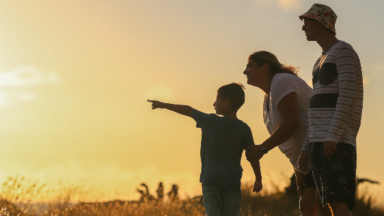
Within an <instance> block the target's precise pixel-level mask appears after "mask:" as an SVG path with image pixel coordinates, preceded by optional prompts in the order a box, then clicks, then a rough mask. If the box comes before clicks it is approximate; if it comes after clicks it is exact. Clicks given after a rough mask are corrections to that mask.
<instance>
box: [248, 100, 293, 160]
mask: <svg viewBox="0 0 384 216" xmlns="http://www.w3.org/2000/svg"><path fill="white" fill-rule="evenodd" d="M277 108H278V110H279V114H280V116H281V118H282V119H283V122H282V123H281V124H280V126H279V127H278V128H277V129H276V130H275V132H274V133H273V134H272V135H271V136H270V137H269V138H268V139H267V140H265V141H264V143H263V146H264V147H265V148H266V149H267V150H268V151H269V150H271V149H273V148H275V147H276V146H278V145H280V144H281V143H283V142H285V141H286V140H287V139H289V138H290V137H291V136H292V135H293V134H294V133H295V131H296V130H297V128H298V127H299V124H300V116H299V102H298V101H297V94H296V93H295V92H292V93H289V94H287V95H286V96H285V97H284V98H283V99H281V101H280V102H279V103H278V104H277ZM246 156H247V160H248V161H255V160H260V158H261V157H263V153H262V151H261V147H260V146H259V145H256V146H254V147H253V148H252V150H251V151H247V153H246Z"/></svg>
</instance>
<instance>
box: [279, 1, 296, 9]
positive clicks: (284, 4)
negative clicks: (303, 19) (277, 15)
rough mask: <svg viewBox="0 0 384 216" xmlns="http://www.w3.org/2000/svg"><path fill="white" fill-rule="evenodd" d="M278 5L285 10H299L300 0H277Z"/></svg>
mask: <svg viewBox="0 0 384 216" xmlns="http://www.w3.org/2000/svg"><path fill="white" fill-rule="evenodd" d="M278 5H279V6H280V7H282V8H283V9H285V10H300V9H301V4H300V0H278Z"/></svg>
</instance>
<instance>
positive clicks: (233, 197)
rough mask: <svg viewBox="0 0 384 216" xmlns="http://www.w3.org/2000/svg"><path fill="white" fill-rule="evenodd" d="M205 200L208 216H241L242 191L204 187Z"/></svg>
mask: <svg viewBox="0 0 384 216" xmlns="http://www.w3.org/2000/svg"><path fill="white" fill-rule="evenodd" d="M203 200H204V205H205V211H206V215H207V216H240V210H241V190H240V188H239V189H238V190H235V189H225V188H217V187H212V186H208V185H203Z"/></svg>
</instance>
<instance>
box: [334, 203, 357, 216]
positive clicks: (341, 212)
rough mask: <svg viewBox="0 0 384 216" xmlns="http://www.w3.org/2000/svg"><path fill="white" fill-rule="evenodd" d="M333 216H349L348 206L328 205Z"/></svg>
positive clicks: (343, 204)
mask: <svg viewBox="0 0 384 216" xmlns="http://www.w3.org/2000/svg"><path fill="white" fill-rule="evenodd" d="M329 205H330V206H331V208H332V211H333V214H334V215H335V216H351V215H352V214H351V212H350V211H349V209H348V205H347V204H346V203H330V204H329Z"/></svg>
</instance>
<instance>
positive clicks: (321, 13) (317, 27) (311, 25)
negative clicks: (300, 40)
mask: <svg viewBox="0 0 384 216" xmlns="http://www.w3.org/2000/svg"><path fill="white" fill-rule="evenodd" d="M299 18H300V19H301V20H303V21H304V25H303V27H302V30H303V31H304V32H305V34H306V37H307V40H308V41H315V40H317V38H318V37H321V35H323V34H333V35H336V29H335V24H336V19H337V16H336V14H335V12H334V11H333V10H332V9H331V8H330V7H328V6H326V5H322V4H314V5H312V7H311V8H310V9H309V10H308V11H307V12H306V13H304V14H302V15H301V16H299Z"/></svg>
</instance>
